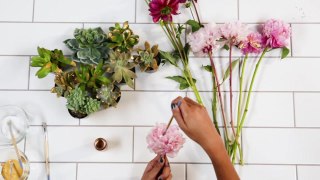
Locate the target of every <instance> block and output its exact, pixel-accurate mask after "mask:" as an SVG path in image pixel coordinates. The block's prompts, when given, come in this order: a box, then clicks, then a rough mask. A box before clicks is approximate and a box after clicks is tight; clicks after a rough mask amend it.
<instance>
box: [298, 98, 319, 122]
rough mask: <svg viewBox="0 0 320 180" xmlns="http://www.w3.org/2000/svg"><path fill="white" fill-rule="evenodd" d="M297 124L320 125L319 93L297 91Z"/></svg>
mask: <svg viewBox="0 0 320 180" xmlns="http://www.w3.org/2000/svg"><path fill="white" fill-rule="evenodd" d="M294 97H295V113H296V125H297V126H298V127H320V119H319V116H320V112H319V101H320V94H319V93H295V94H294Z"/></svg>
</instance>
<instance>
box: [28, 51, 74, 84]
mask: <svg viewBox="0 0 320 180" xmlns="http://www.w3.org/2000/svg"><path fill="white" fill-rule="evenodd" d="M38 54H39V56H34V57H32V58H31V66H32V67H40V70H38V71H37V73H36V76H38V78H44V77H46V76H47V75H48V74H49V73H51V72H53V73H61V72H62V70H61V68H63V67H65V66H67V65H70V66H76V63H75V62H74V61H72V60H71V59H68V58H67V57H65V56H64V55H63V53H62V51H61V50H58V49H55V50H53V51H50V50H48V49H45V48H40V47H38Z"/></svg>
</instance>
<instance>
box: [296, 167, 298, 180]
mask: <svg viewBox="0 0 320 180" xmlns="http://www.w3.org/2000/svg"><path fill="white" fill-rule="evenodd" d="M296 180H299V176H298V165H296Z"/></svg>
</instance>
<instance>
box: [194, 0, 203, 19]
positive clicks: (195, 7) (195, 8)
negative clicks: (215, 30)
mask: <svg viewBox="0 0 320 180" xmlns="http://www.w3.org/2000/svg"><path fill="white" fill-rule="evenodd" d="M192 5H193V7H194V10H195V11H196V15H197V18H198V22H199V24H200V25H201V21H200V16H199V13H198V10H197V6H196V3H194V0H192Z"/></svg>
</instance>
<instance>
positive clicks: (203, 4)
mask: <svg viewBox="0 0 320 180" xmlns="http://www.w3.org/2000/svg"><path fill="white" fill-rule="evenodd" d="M198 4H199V6H200V7H199V13H200V16H201V19H202V21H203V22H212V21H215V22H224V21H231V20H236V19H237V2H236V1H233V0H226V1H223V2H220V1H211V0H203V1H199V3H198ZM148 9H149V8H148V6H147V4H146V2H145V1H137V22H139V23H147V22H152V18H151V16H150V15H149V11H148ZM180 13H181V14H180V15H178V16H174V17H173V19H174V22H180V23H184V22H186V21H187V20H188V19H192V16H191V13H190V10H189V9H185V8H184V7H181V8H180ZM221 14H224V15H223V16H221Z"/></svg>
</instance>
